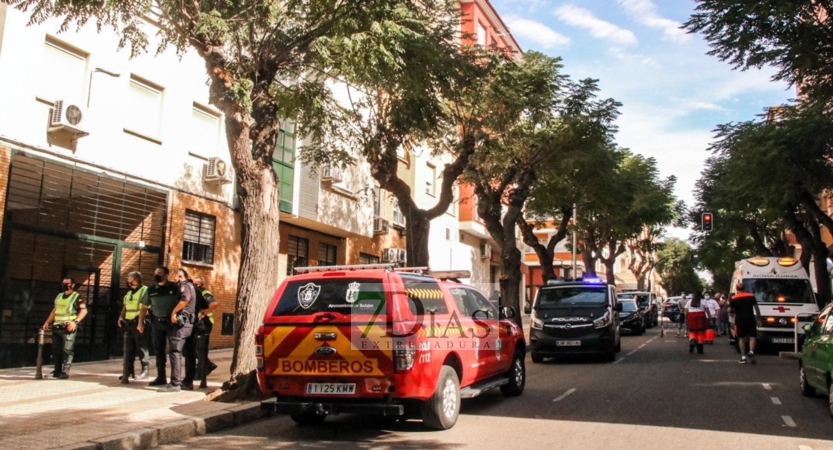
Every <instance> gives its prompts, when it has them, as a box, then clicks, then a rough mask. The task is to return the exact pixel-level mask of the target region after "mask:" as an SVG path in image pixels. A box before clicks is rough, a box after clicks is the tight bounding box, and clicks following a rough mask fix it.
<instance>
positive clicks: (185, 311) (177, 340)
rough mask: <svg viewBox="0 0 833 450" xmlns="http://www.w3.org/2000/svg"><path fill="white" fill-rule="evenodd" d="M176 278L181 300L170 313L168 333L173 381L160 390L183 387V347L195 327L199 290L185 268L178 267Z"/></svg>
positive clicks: (172, 389) (192, 387)
mask: <svg viewBox="0 0 833 450" xmlns="http://www.w3.org/2000/svg"><path fill="white" fill-rule="evenodd" d="M176 280H177V284H178V285H179V287H178V289H179V297H178V298H179V302H178V303H177V304H176V306H174V308H173V310H172V311H171V313H170V324H171V332H170V333H169V334H168V359H169V360H170V363H171V382H170V383H169V384H168V385H167V386H165V387H164V388H162V389H160V390H159V392H179V391H180V390H181V389H182V349H183V348H184V347H185V340H186V339H188V338H189V337H190V336H191V332H192V331H193V329H194V321H195V320H194V319H195V312H196V308H197V292H196V290H195V289H194V285H193V284H191V282H190V281H188V272H186V271H185V269H182V268H180V269H177V271H176ZM154 309H156V307H155V306H154ZM192 380H193V378H192ZM189 387H190V390H193V389H194V385H193V384H191V385H190V386H185V388H186V389H188V388H189Z"/></svg>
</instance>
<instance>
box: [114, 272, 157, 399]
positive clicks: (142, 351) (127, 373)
mask: <svg viewBox="0 0 833 450" xmlns="http://www.w3.org/2000/svg"><path fill="white" fill-rule="evenodd" d="M127 288H128V289H130V290H129V291H128V292H127V294H126V295H125V296H124V302H123V305H122V308H121V313H120V314H119V321H118V324H117V326H118V327H119V328H121V330H122V332H124V364H123V369H122V375H121V377H120V379H121V383H122V384H128V383H129V381H128V378H130V377H131V376H132V377H133V378H135V379H138V380H144V379H146V378H147V377H148V358H149V356H150V353H149V352H148V339H147V334H145V333H140V332H139V310H140V309H141V305H142V304H143V303H147V296H148V294H147V291H148V288H147V286H145V285H143V284H142V274H141V273H139V272H130V273H128V274H127ZM137 356H138V357H139V362H140V363H141V364H142V372H141V373H139V376H138V377H137V376H136V375H135V373H136V372H135V371H134V368H133V360H134V359H136V357H137Z"/></svg>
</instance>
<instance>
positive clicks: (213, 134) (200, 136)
mask: <svg viewBox="0 0 833 450" xmlns="http://www.w3.org/2000/svg"><path fill="white" fill-rule="evenodd" d="M219 137H220V115H219V114H218V113H216V112H214V111H212V110H211V108H209V107H207V106H203V105H200V104H198V103H194V107H193V109H192V110H191V135H190V136H189V137H188V142H189V144H190V145H191V148H190V151H191V153H194V154H196V155H200V156H202V157H205V158H210V157H212V156H217V142H219V141H218V140H219Z"/></svg>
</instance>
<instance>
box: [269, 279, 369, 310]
mask: <svg viewBox="0 0 833 450" xmlns="http://www.w3.org/2000/svg"><path fill="white" fill-rule="evenodd" d="M384 286H385V285H384V283H382V282H381V281H380V280H378V279H355V278H353V279H351V278H348V279H319V280H307V281H291V282H289V283H288V284H287V285H286V289H285V290H284V291H283V295H281V299H280V300H279V301H278V305H277V306H276V307H275V310H274V311H272V316H275V317H277V316H304V315H309V314H314V313H319V312H333V313H339V314H343V315H350V314H371V315H373V314H384V313H385V288H384Z"/></svg>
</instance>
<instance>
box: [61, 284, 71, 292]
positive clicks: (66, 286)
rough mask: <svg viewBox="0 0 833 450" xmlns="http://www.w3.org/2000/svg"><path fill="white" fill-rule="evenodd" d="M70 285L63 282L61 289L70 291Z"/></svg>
mask: <svg viewBox="0 0 833 450" xmlns="http://www.w3.org/2000/svg"><path fill="white" fill-rule="evenodd" d="M69 287H70V285H68V284H67V283H61V289H63V290H65V291H68V290H69Z"/></svg>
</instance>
